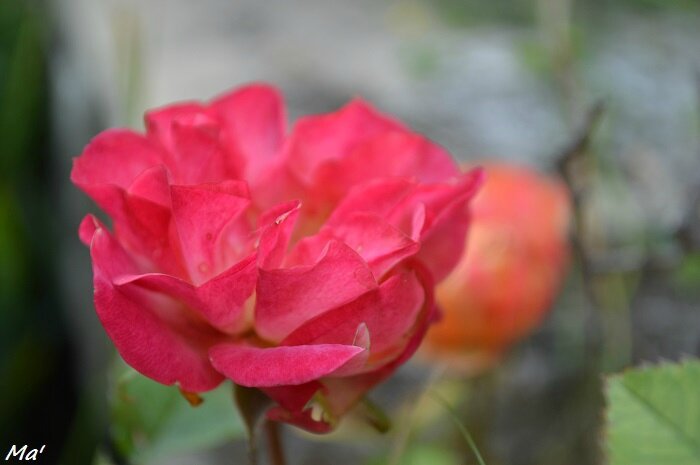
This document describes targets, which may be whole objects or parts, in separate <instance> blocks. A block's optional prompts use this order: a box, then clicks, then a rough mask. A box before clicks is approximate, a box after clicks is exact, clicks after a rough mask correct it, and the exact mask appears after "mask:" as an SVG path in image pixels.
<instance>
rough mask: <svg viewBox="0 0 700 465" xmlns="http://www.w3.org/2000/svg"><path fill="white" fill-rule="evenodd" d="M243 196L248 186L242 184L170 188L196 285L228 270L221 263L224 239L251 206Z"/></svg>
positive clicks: (190, 272) (177, 226)
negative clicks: (234, 223) (227, 230)
mask: <svg viewBox="0 0 700 465" xmlns="http://www.w3.org/2000/svg"><path fill="white" fill-rule="evenodd" d="M244 192H245V184H244V183H242V182H240V181H224V182H221V183H219V184H201V185H198V186H172V187H171V196H172V205H173V219H174V221H175V225H176V228H177V233H178V236H179V239H180V244H181V247H182V253H183V257H184V260H185V263H186V265H187V269H188V271H189V274H190V277H191V278H192V281H193V282H194V283H195V284H199V283H202V282H204V281H206V280H207V279H209V278H210V277H212V276H215V275H216V274H217V273H218V272H219V271H220V270H222V269H225V267H226V265H227V264H226V263H221V260H220V257H221V251H222V247H221V235H222V231H223V230H224V227H225V226H227V225H228V224H230V223H231V222H233V221H235V220H236V219H238V218H239V217H240V215H242V214H243V212H244V211H245V209H246V208H247V207H248V205H249V204H250V201H249V200H248V198H246V197H245V196H244V195H245V194H244Z"/></svg>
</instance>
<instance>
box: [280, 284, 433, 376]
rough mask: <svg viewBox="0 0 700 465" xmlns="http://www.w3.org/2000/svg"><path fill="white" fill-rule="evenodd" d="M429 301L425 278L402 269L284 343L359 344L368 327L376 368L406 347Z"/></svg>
mask: <svg viewBox="0 0 700 465" xmlns="http://www.w3.org/2000/svg"><path fill="white" fill-rule="evenodd" d="M425 302H426V290H425V289H424V287H423V284H422V283H421V281H420V280H419V279H418V278H417V276H416V275H415V273H413V272H408V271H402V272H400V273H397V274H395V275H393V276H391V277H390V278H389V279H387V280H386V281H385V282H383V283H382V284H381V286H380V287H379V289H377V290H375V291H373V292H369V293H367V294H365V295H363V296H362V297H360V298H358V299H356V300H354V301H352V302H350V303H348V304H346V305H343V306H339V307H337V308H334V309H332V310H329V311H327V312H325V313H323V314H321V315H319V316H317V317H315V318H313V319H310V320H308V321H307V322H306V323H304V324H303V325H302V326H300V327H299V328H297V329H296V330H294V331H293V332H292V333H291V334H289V336H287V337H286V338H284V340H283V341H282V342H281V344H282V345H300V344H329V343H336V344H358V343H359V342H358V340H357V337H358V328H360V327H362V326H365V327H366V329H367V335H368V336H371V338H372V345H371V348H370V359H369V362H370V364H371V366H374V367H375V368H376V366H377V365H379V364H382V363H385V362H386V361H387V360H388V359H391V357H392V356H396V355H397V353H400V352H401V351H402V350H403V348H404V346H405V345H406V342H407V341H408V339H409V338H410V337H411V336H412V335H413V331H414V328H415V325H416V321H418V316H419V314H420V312H421V311H422V310H423V309H424V305H425ZM362 343H367V342H362Z"/></svg>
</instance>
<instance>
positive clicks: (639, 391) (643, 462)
mask: <svg viewBox="0 0 700 465" xmlns="http://www.w3.org/2000/svg"><path fill="white" fill-rule="evenodd" d="M607 395H608V403H609V404H608V413H607V451H608V454H609V459H610V460H609V463H610V465H698V464H700V362H698V361H697V360H696V361H686V362H684V363H681V364H677V365H674V364H666V365H660V366H657V367H653V368H643V369H635V370H629V371H627V372H625V373H623V374H621V375H616V376H612V377H610V378H609V379H608V384H607Z"/></svg>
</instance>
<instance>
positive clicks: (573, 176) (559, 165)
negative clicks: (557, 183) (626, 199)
mask: <svg viewBox="0 0 700 465" xmlns="http://www.w3.org/2000/svg"><path fill="white" fill-rule="evenodd" d="M604 112H605V105H604V103H603V102H602V101H598V102H596V103H595V104H594V105H593V106H592V107H591V108H590V109H589V110H588V112H587V114H586V117H585V118H584V120H583V123H582V124H581V126H580V127H579V129H578V130H577V131H576V132H575V133H574V135H573V137H572V138H571V141H570V142H569V143H568V144H567V145H566V146H565V147H564V148H563V149H562V150H561V151H560V152H559V153H558V154H557V156H556V157H555V160H556V170H557V171H558V172H559V174H560V175H561V177H562V178H563V179H564V182H565V183H566V184H567V186H568V188H569V190H570V192H571V195H572V202H573V232H572V237H571V242H572V245H573V248H574V253H575V255H576V258H577V259H578V262H579V263H580V266H581V274H582V276H581V277H582V281H583V286H584V289H585V292H586V294H587V297H588V299H589V300H590V307H592V308H590V311H589V314H588V325H587V326H588V327H587V342H588V352H589V353H591V354H593V355H594V356H597V355H598V353H599V351H600V346H601V329H602V323H601V318H600V315H599V314H598V313H599V312H598V308H599V307H600V305H599V304H600V302H599V301H598V297H597V294H596V292H595V290H594V289H593V278H594V276H593V275H594V270H593V267H592V260H591V257H590V255H589V254H588V252H587V250H586V247H585V244H584V237H586V234H587V233H588V231H587V230H586V225H585V220H584V205H583V202H584V198H585V196H586V195H587V193H588V192H589V190H590V185H591V178H592V171H593V170H592V168H591V166H590V156H589V147H590V144H591V139H592V137H593V133H594V132H595V129H596V128H597V126H598V124H599V122H600V120H601V118H602V116H603V114H604ZM596 358H597V357H596Z"/></svg>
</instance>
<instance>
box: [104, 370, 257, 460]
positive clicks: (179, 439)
mask: <svg viewBox="0 0 700 465" xmlns="http://www.w3.org/2000/svg"><path fill="white" fill-rule="evenodd" d="M229 393H230V385H228V384H227V383H224V384H223V385H222V386H220V387H219V388H218V389H215V390H214V391H211V392H208V393H204V394H201V397H202V399H203V402H202V403H201V405H199V406H197V407H193V406H192V405H190V403H189V402H188V401H187V400H186V399H185V397H184V396H183V395H182V394H181V393H180V392H179V390H178V388H177V387H174V386H164V385H162V384H159V383H157V382H155V381H152V380H151V379H148V378H146V377H144V376H142V375H140V374H138V373H137V372H135V371H134V370H132V369H131V368H127V369H126V370H125V372H124V373H123V374H122V375H121V376H120V377H119V380H118V381H117V387H116V390H115V393H114V397H113V399H112V438H113V440H114V442H115V445H116V447H117V449H118V451H119V452H120V453H121V454H122V455H124V456H125V457H127V458H128V459H129V461H130V462H131V463H134V464H140V463H150V462H152V461H156V460H162V459H164V458H167V457H171V456H175V455H178V454H182V453H183V452H190V451H195V450H202V449H206V448H210V447H214V446H217V445H220V444H223V443H225V442H226V441H231V440H233V439H237V438H240V437H243V435H244V433H245V431H244V427H243V423H242V421H241V419H240V417H239V415H238V413H237V412H236V409H235V408H234V406H233V402H232V401H231V396H230V394H229Z"/></svg>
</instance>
